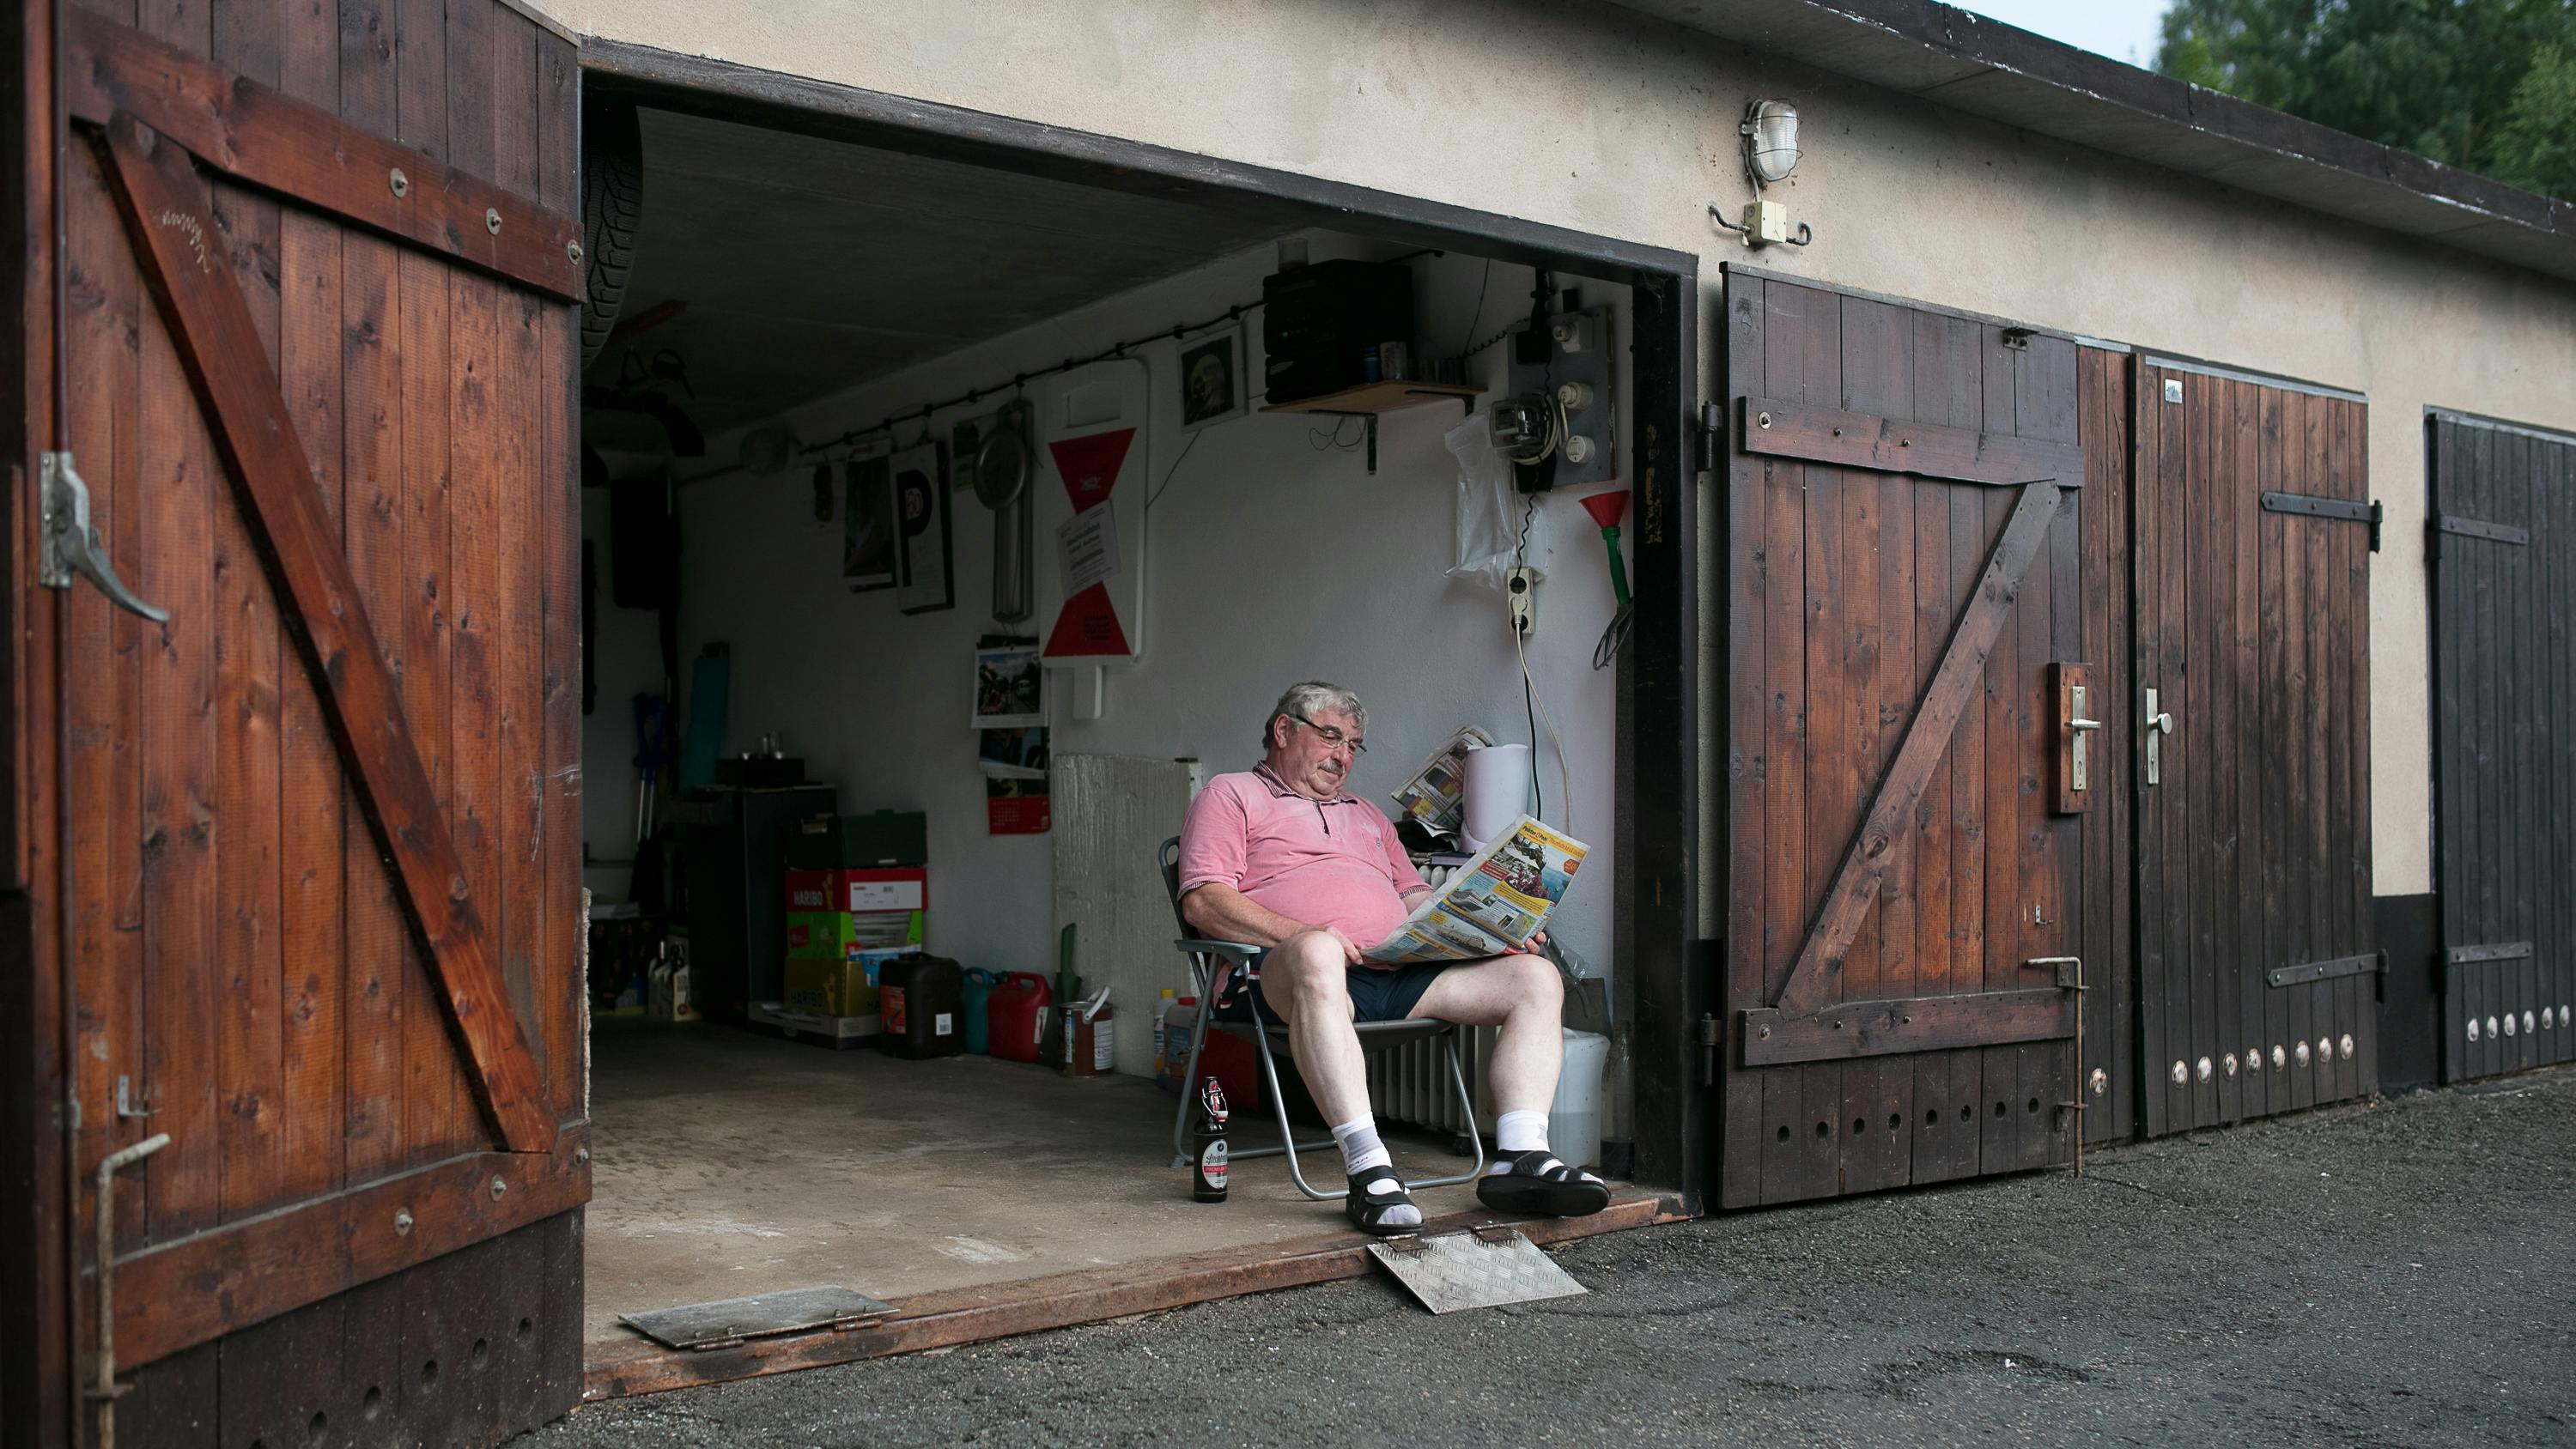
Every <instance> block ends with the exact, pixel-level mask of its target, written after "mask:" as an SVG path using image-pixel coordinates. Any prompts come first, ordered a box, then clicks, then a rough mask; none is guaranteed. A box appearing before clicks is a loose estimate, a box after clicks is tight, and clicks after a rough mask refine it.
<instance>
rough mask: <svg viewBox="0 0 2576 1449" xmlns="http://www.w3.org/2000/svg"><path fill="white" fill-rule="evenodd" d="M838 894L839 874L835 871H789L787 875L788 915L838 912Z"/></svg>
mask: <svg viewBox="0 0 2576 1449" xmlns="http://www.w3.org/2000/svg"><path fill="white" fill-rule="evenodd" d="M840 894H841V873H840V872H839V871H837V870H791V871H789V872H788V873H787V912H788V914H789V915H797V914H811V913H813V912H817V911H837V910H840V909H842V906H841V903H840Z"/></svg>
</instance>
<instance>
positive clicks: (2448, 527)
mask: <svg viewBox="0 0 2576 1449" xmlns="http://www.w3.org/2000/svg"><path fill="white" fill-rule="evenodd" d="M2433 531H2434V532H2436V533H2448V534H2452V535H2455V536H2457V537H2460V538H2483V539H2485V540H2487V541H2488V542H2490V543H2510V544H2515V545H2519V546H2524V547H2528V546H2529V545H2530V543H2531V530H2530V529H2528V528H2516V527H2514V526H2513V525H2512V524H2510V523H2489V522H2487V521H2486V520H2485V519H2483V518H2462V517H2460V516H2459V515H2457V514H2452V513H2445V514H2443V515H2442V516H2440V517H2439V518H2436V519H2434V520H2433Z"/></svg>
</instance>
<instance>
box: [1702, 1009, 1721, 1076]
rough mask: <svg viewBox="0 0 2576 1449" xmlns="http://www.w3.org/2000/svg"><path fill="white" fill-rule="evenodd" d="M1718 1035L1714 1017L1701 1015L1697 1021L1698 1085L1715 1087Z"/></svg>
mask: <svg viewBox="0 0 2576 1449" xmlns="http://www.w3.org/2000/svg"><path fill="white" fill-rule="evenodd" d="M1719 1033H1720V1028H1719V1026H1718V1020H1717V1018H1716V1017H1715V1016H1712V1015H1707V1014H1702V1015H1701V1017H1700V1019H1699V1084H1700V1085H1701V1086H1703V1087H1714V1086H1716V1085H1717V1041H1718V1036H1719Z"/></svg>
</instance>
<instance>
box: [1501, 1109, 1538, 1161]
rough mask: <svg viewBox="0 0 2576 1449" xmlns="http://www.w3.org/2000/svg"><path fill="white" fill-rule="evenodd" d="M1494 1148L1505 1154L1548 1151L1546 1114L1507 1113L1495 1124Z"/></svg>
mask: <svg viewBox="0 0 2576 1449" xmlns="http://www.w3.org/2000/svg"><path fill="white" fill-rule="evenodd" d="M1494 1146H1495V1147H1496V1148H1498V1149H1500V1150H1501V1151H1504V1152H1544V1151H1546V1150H1547V1114H1546V1113H1545V1112H1505V1113H1504V1114H1503V1115H1502V1116H1501V1117H1500V1118H1497V1119H1496V1120H1495V1122H1494Z"/></svg>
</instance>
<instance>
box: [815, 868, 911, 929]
mask: <svg viewBox="0 0 2576 1449" xmlns="http://www.w3.org/2000/svg"><path fill="white" fill-rule="evenodd" d="M833 874H834V875H835V876H837V877H838V878H839V881H840V894H841V900H840V904H839V905H838V906H837V907H834V909H838V910H844V911H850V912H853V913H865V912H870V911H912V912H916V913H918V912H919V911H921V910H923V909H924V908H926V907H927V906H929V904H930V872H928V871H926V870H923V869H922V868H921V867H919V866H917V865H916V866H899V867H894V868H890V869H870V870H841V871H834V872H833ZM913 939H915V940H919V939H920V937H919V936H915V937H914V938H913Z"/></svg>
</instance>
